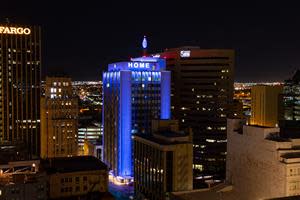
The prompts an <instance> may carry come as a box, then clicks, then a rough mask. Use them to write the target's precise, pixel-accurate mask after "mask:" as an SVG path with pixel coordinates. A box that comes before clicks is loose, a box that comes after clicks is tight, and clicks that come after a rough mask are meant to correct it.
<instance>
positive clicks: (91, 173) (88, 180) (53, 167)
mask: <svg viewBox="0 0 300 200" xmlns="http://www.w3.org/2000/svg"><path fill="white" fill-rule="evenodd" d="M43 167H44V168H45V170H46V172H47V175H48V178H49V198H50V199H64V198H65V199H67V198H74V199H75V198H76V199H77V198H79V197H83V198H84V199H92V197H93V196H98V199H102V198H100V197H105V198H103V199H113V198H107V193H108V171H107V167H106V165H105V164H104V163H102V162H101V161H100V160H99V159H97V158H95V157H92V156H74V157H67V158H52V159H47V160H45V161H44V163H43Z"/></svg>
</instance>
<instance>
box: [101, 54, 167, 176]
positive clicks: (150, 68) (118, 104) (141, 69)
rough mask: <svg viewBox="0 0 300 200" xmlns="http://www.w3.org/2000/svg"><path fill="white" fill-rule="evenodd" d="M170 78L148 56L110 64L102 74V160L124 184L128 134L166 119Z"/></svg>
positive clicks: (128, 171)
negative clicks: (156, 120) (155, 121)
mask: <svg viewBox="0 0 300 200" xmlns="http://www.w3.org/2000/svg"><path fill="white" fill-rule="evenodd" d="M170 77H171V75H170V72H169V71H166V70H165V60H164V59H158V58H152V57H141V58H134V59H131V61H129V62H118V63H112V64H109V65H108V72H104V73H103V92H104V96H103V112H102V119H103V127H104V135H103V158H104V162H105V163H106V164H107V165H108V167H109V168H110V169H111V170H112V172H113V174H114V175H115V176H120V177H123V178H124V179H123V180H124V181H128V180H131V179H132V177H133V160H132V156H133V155H132V138H131V137H132V135H133V134H136V133H141V134H150V133H151V120H152V119H169V118H170Z"/></svg>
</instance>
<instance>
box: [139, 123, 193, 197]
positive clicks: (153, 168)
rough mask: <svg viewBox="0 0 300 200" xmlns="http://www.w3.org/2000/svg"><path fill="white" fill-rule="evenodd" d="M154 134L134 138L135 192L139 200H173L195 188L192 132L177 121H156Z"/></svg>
mask: <svg viewBox="0 0 300 200" xmlns="http://www.w3.org/2000/svg"><path fill="white" fill-rule="evenodd" d="M154 124H155V125H154V127H153V129H152V133H153V134H152V135H149V134H148V135H146V134H136V135H134V189H135V193H136V195H137V196H136V198H137V199H153V200H156V199H157V200H162V199H169V198H168V196H169V193H171V192H179V191H189V190H192V189H193V170H192V169H193V144H192V132H191V129H189V132H187V133H185V132H182V131H179V130H178V122H177V121H176V120H163V121H154Z"/></svg>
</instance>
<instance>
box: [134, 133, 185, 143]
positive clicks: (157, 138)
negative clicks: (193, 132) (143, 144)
mask: <svg viewBox="0 0 300 200" xmlns="http://www.w3.org/2000/svg"><path fill="white" fill-rule="evenodd" d="M135 136H137V137H140V138H143V139H146V140H149V141H151V142H154V143H157V144H160V145H174V144H185V143H190V141H188V139H187V137H188V136H189V135H188V134H186V133H183V132H175V131H170V130H161V131H158V132H156V133H154V134H153V135H145V134H136V135H135Z"/></svg>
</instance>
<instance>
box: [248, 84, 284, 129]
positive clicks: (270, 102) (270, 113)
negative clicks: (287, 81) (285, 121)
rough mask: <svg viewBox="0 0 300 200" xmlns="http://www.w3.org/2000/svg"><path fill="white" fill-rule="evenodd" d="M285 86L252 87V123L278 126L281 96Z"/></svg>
mask: <svg viewBox="0 0 300 200" xmlns="http://www.w3.org/2000/svg"><path fill="white" fill-rule="evenodd" d="M282 89H283V87H282V86H280V85H277V86H268V85H256V86H253V87H252V88H251V118H250V124H252V125H259V126H267V127H276V126H278V124H279V116H278V112H279V111H278V108H279V102H280V100H279V98H280V94H281V93H282Z"/></svg>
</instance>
